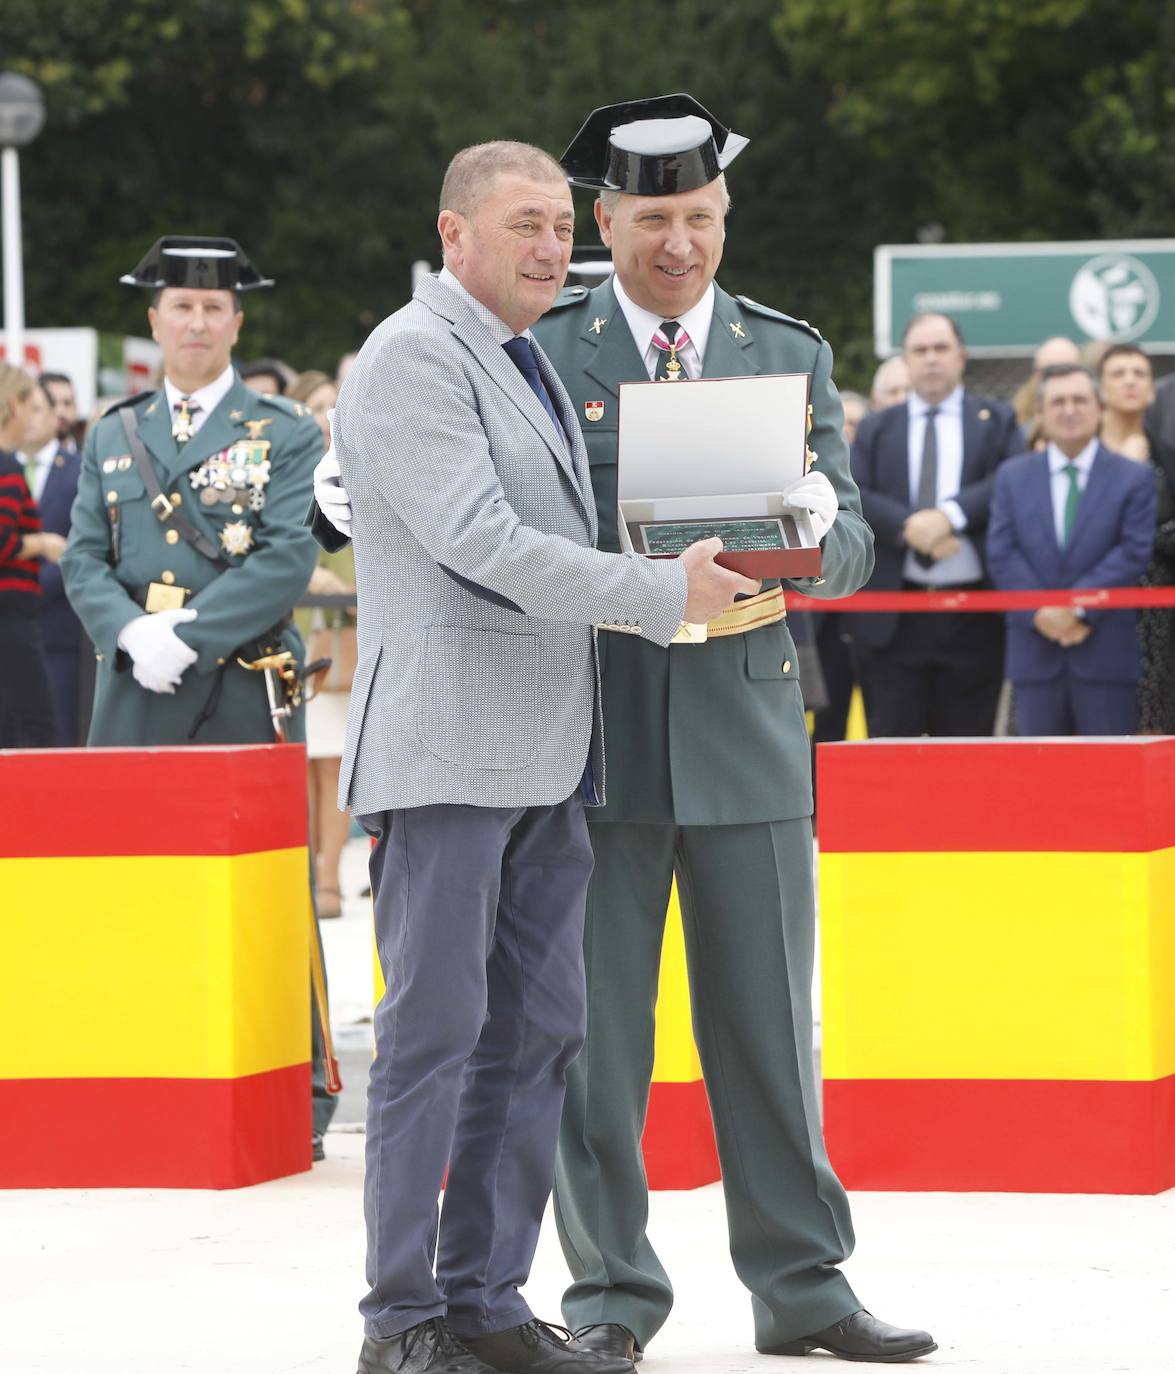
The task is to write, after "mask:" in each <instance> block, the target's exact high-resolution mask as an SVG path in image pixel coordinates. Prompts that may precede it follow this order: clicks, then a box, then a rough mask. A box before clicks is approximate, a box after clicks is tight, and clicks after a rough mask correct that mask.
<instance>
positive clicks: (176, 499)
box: [167, 491, 184, 506]
mask: <svg viewBox="0 0 1175 1374" xmlns="http://www.w3.org/2000/svg"><path fill="white" fill-rule="evenodd" d="M167 499H168V500H169V501H170V502H171V504H172V505H173V506H182V505H183V504H184V498H183V496H182V495H181V494H180V493H179V492H178V491H175V492H172V494H171V495H170V496H169V497H168V498H167Z"/></svg>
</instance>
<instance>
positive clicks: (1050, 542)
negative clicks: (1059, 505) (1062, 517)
mask: <svg viewBox="0 0 1175 1374" xmlns="http://www.w3.org/2000/svg"><path fill="white" fill-rule="evenodd" d="M1038 456H1039V458H1040V461H1039V463H1037V465H1036V468H1035V470H1034V471H1033V473H1032V477H1031V480H1030V481H1029V482H1028V484H1027V491H1028V499H1029V500H1030V501H1031V503H1032V507H1033V508H1034V509H1035V514H1036V520H1037V524H1038V526H1039V529H1040V547H1041V550H1042V552H1044V553H1046V554H1047V556H1048V560H1049V564H1050V566H1051V567H1053V568H1056V567H1057V565H1058V564H1059V562H1060V559H1061V554H1062V552H1063V551H1062V549H1061V546H1060V544H1058V543H1057V522H1056V520H1055V519H1054V518H1053V474H1052V472H1051V471H1050V469H1049V460H1048V454H1047V453H1041V454H1039V455H1038Z"/></svg>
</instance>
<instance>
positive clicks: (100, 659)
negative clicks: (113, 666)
mask: <svg viewBox="0 0 1175 1374" xmlns="http://www.w3.org/2000/svg"><path fill="white" fill-rule="evenodd" d="M94 657H95V658H96V659H97V660H98V662H99V663H105V662H106V655H105V654H95V655H94Z"/></svg>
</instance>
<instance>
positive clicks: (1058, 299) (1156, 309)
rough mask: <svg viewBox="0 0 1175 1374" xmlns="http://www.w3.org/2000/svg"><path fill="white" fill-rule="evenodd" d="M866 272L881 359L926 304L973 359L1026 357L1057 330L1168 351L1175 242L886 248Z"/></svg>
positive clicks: (1174, 337) (1174, 323) (1174, 301)
mask: <svg viewBox="0 0 1175 1374" xmlns="http://www.w3.org/2000/svg"><path fill="white" fill-rule="evenodd" d="M873 273H874V276H873V330H874V343H875V346H876V349H877V356H878V357H880V358H885V357H888V356H889V355H890V354H892V353H896V352H897V351H898V349H899V348H900V347H901V340H902V331H903V330H904V329H905V327H906V323H907V321H908V320H909V319H910V317H911V316H912V315H916V314H919V313H921V312H923V311H927V310H931V311H938V312H941V313H942V314H944V315H950V316H951V317H952V318H953V319H955V320H957V321H958V324H959V327H960V328H961V329H962V331H963V336H964V338H965V339H966V341H967V350H968V352H969V353H972V354H974V355H975V356H976V357H1005V358H1006V357H1021V356H1028V355H1031V354H1032V352H1033V351H1034V350H1035V348H1036V346H1037V344H1039V343H1040V342H1041V340H1042V339H1047V338H1049V337H1050V336H1051V335H1054V334H1064V335H1066V336H1067V337H1068V338H1070V339H1074V340H1076V341H1077V342H1078V343H1084V342H1085V341H1086V340H1088V339H1109V340H1111V341H1113V342H1114V343H1126V342H1130V343H1137V344H1141V345H1143V346H1144V347H1145V348H1146V349H1147V350H1148V351H1150V352H1154V353H1175V239H1123V240H1117V241H1115V240H1103V241H1100V242H1098V241H1095V242H1091V243H959V244H934V245H921V244H883V245H882V246H881V247H879V248H876V249H874V253H873Z"/></svg>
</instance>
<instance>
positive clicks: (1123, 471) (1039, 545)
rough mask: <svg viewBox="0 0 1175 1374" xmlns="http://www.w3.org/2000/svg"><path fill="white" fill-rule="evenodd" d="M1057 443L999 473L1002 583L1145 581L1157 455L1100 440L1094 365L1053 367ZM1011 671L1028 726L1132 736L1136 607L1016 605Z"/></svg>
mask: <svg viewBox="0 0 1175 1374" xmlns="http://www.w3.org/2000/svg"><path fill="white" fill-rule="evenodd" d="M1039 403H1040V415H1041V421H1042V424H1043V427H1044V434H1045V437H1046V438H1047V439H1048V447H1047V449H1046V450H1045V451H1044V452H1043V453H1026V454H1024V455H1023V456H1022V457H1020V458H1016V459H1014V460H1013V461H1012V462H1010V463H1007V464H1005V465H1004V466H1003V467H1002V468H1001V469H1000V471H999V473H998V474H997V476H996V482H995V499H994V500H993V502H992V509H991V525H990V528H989V530H988V535H987V557H988V562H989V565H990V567H991V575H992V578H993V580H994V581H995V584H996V586H997V587H1001V588H1008V589H1009V590H1011V589H1016V590H1020V589H1029V588H1037V587H1039V588H1051V587H1130V586H1135V585H1136V584H1137V583H1138V581H1139V579H1140V578H1141V576H1142V574H1143V571H1144V570H1145V568H1146V565H1147V563H1148V562H1149V560H1150V556H1151V547H1152V545H1153V543H1154V533H1155V506H1156V504H1157V497H1156V492H1155V484H1154V479H1153V477H1152V474H1151V471H1150V468H1149V466H1148V465H1147V464H1143V463H1135V462H1131V460H1130V459H1129V458H1123V457H1122V456H1121V454H1117V453H1111V452H1110V450H1109V449H1107V448H1106V447H1105V446H1104V445H1103V444H1101V443H1099V442H1098V437H1097V436H1098V428H1099V425H1100V422H1101V402H1100V399H1099V397H1098V392H1097V383H1096V381H1095V379H1094V376H1093V373H1092V372H1090V371H1089V369H1088V368H1084V367H1081V366H1079V365H1077V364H1071V363H1066V364H1061V365H1058V366H1056V367H1050V368H1046V369H1045V371H1044V373H1043V374H1042V376H1041V380H1040V388H1039ZM1007 671H1008V677H1009V678H1010V679H1011V680H1012V683H1013V685H1014V686H1015V689H1016V720H1017V724H1018V726H1019V729H1020V733H1021V734H1024V735H1129V734H1132V733H1133V732H1134V730H1135V728H1136V726H1137V720H1138V705H1137V699H1136V697H1137V687H1138V679H1139V675H1140V672H1141V656H1140V652H1139V645H1138V629H1137V624H1136V615H1135V612H1134V611H1132V610H1122V611H1099V610H1093V609H1086V608H1084V607H1077V608H1072V607H1067V606H1044V607H1041V608H1040V609H1039V610H1036V611H1013V612H1012V613H1010V614H1009V616H1008V668H1007Z"/></svg>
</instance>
